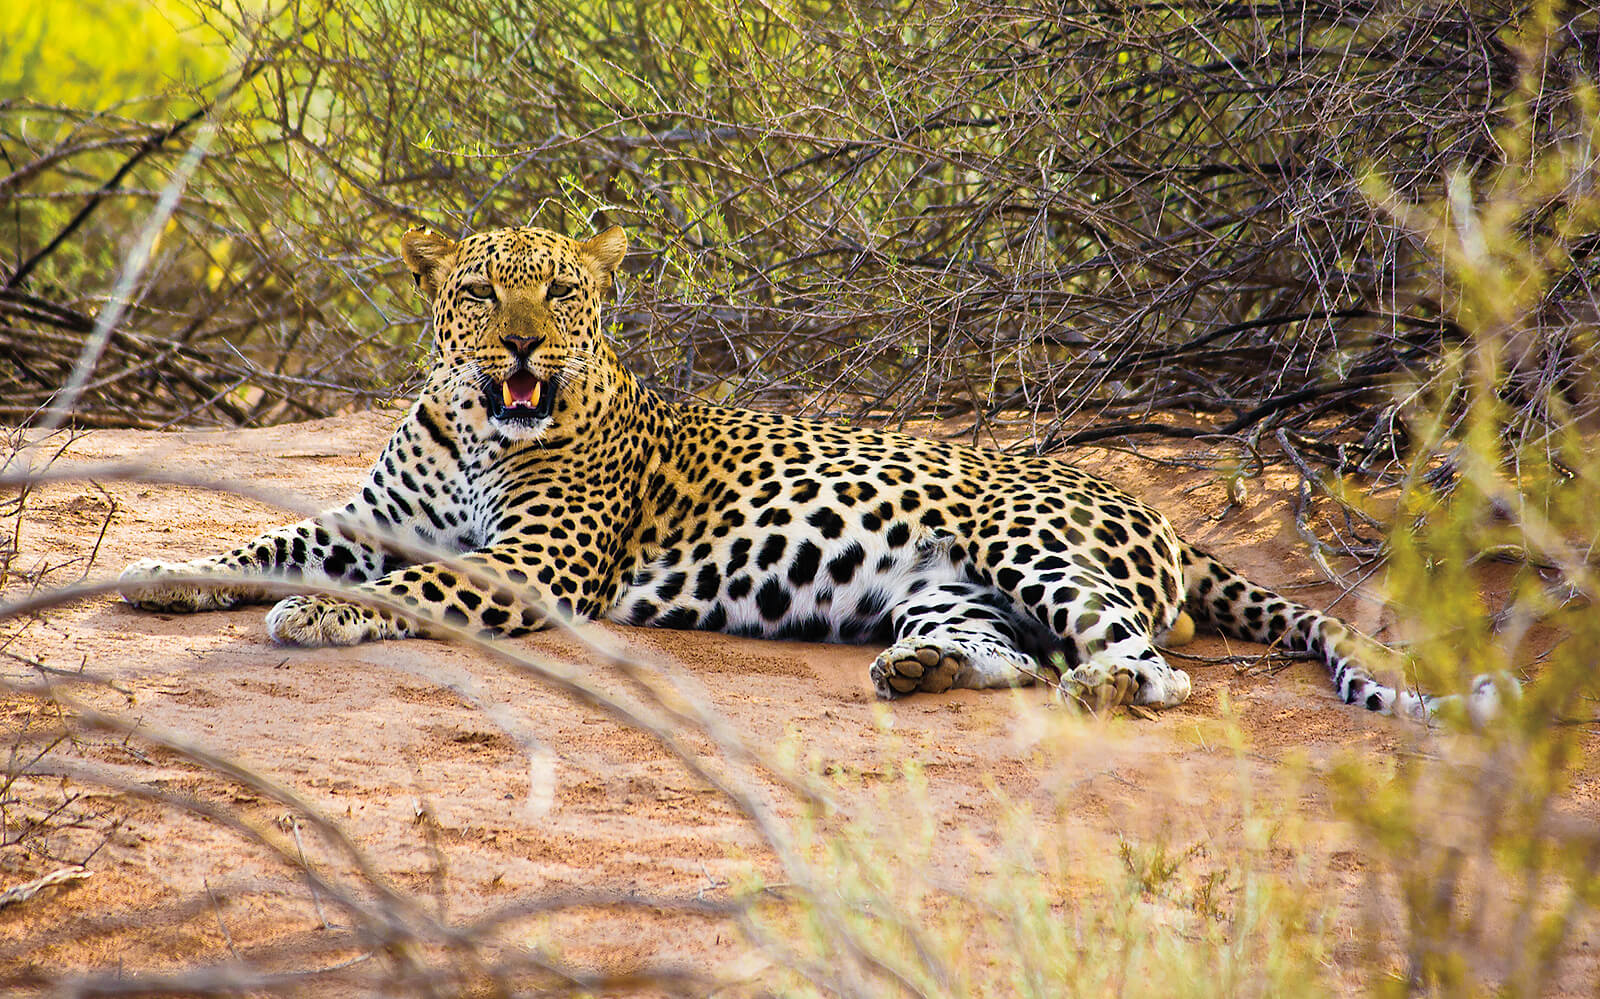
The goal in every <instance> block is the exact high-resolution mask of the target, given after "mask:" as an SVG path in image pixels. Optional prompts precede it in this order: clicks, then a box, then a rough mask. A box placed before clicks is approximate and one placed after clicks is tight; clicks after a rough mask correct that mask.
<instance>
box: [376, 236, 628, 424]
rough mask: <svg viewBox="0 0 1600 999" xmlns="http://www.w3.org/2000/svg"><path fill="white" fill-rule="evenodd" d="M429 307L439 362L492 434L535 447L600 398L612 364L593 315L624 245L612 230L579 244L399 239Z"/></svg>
mask: <svg viewBox="0 0 1600 999" xmlns="http://www.w3.org/2000/svg"><path fill="white" fill-rule="evenodd" d="M400 248H401V252H402V254H403V255H404V257H405V260H406V264H407V265H408V266H409V267H410V268H411V273H412V277H413V279H414V280H415V281H416V284H417V287H418V288H419V289H420V290H421V291H422V293H423V294H424V295H426V296H427V298H428V300H429V301H430V303H431V304H432V308H433V321H434V329H435V337H436V342H437V346H438V357H437V363H438V365H439V366H440V368H442V369H444V371H445V373H446V374H447V375H448V378H447V381H448V382H449V383H450V384H452V385H455V386H456V387H457V388H458V389H459V391H460V393H462V394H465V395H466V398H465V399H460V400H459V402H458V408H465V409H468V410H475V409H476V406H475V405H474V404H473V403H472V402H471V401H470V400H471V398H472V396H473V395H474V394H475V395H476V397H477V398H478V399H479V400H481V403H482V406H483V411H484V414H485V418H486V419H487V421H488V428H487V429H488V430H489V431H490V432H491V433H493V434H495V435H497V436H499V437H503V438H507V439H510V440H539V439H541V438H543V437H544V436H545V435H546V434H547V432H549V431H550V430H551V429H552V428H554V427H555V426H556V425H557V424H558V423H559V422H561V421H562V420H563V419H567V420H569V421H576V420H581V419H582V418H583V417H584V416H586V415H589V414H588V413H586V410H587V409H589V408H592V407H593V406H594V405H596V404H597V397H599V396H603V395H604V394H605V392H606V390H607V388H608V385H607V381H608V379H609V377H610V375H611V371H612V370H613V369H614V368H615V366H616V359H615V357H614V355H613V354H612V353H611V350H610V348H609V347H608V346H607V345H606V344H605V342H604V341H603V339H602V337H601V333H600V308H601V303H602V301H603V300H604V297H605V293H606V292H607V291H609V290H610V288H611V279H612V274H613V273H615V271H616V269H617V265H618V264H620V263H621V262H622V257H623V255H624V254H625V253H626V252H627V250H628V238H627V236H626V235H624V234H623V231H622V230H621V229H620V228H619V227H617V226H612V227H611V228H609V229H607V230H605V231H604V232H602V233H599V234H598V235H595V236H592V237H590V238H589V239H587V240H583V241H582V242H580V241H578V240H574V239H570V238H568V237H566V236H563V235H560V234H559V233H554V232H550V231H548V230H545V229H531V228H519V229H496V230H493V231H490V232H481V233H477V234H474V235H471V236H467V237H466V238H464V239H461V240H459V241H458V240H452V239H449V238H447V237H444V236H440V235H438V234H436V233H432V232H428V231H427V230H423V229H413V230H412V231H410V232H408V233H406V234H405V236H404V237H403V238H402V239H401V241H400Z"/></svg>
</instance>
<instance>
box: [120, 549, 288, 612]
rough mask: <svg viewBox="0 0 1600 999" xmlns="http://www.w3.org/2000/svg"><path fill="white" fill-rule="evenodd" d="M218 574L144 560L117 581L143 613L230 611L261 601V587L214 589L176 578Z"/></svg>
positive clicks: (205, 568) (197, 567)
mask: <svg viewBox="0 0 1600 999" xmlns="http://www.w3.org/2000/svg"><path fill="white" fill-rule="evenodd" d="M216 571H217V570H216V569H215V568H214V567H210V566H200V565H196V564H195V563H193V562H158V561H156V560H155V559H150V558H142V559H140V560H139V561H137V562H135V563H133V564H132V565H130V566H128V567H127V568H126V569H124V570H122V575H121V576H118V577H117V590H118V592H120V593H121V594H122V599H124V600H126V601H127V602H128V603H130V604H133V605H134V606H135V607H138V608H140V609H142V610H149V611H165V612H168V613H177V614H191V613H193V612H195V611H208V610H227V609H228V608H230V607H237V606H239V605H240V604H244V603H250V602H251V601H252V600H255V599H258V598H259V597H260V594H261V590H260V588H259V587H253V586H243V585H240V584H238V583H223V582H220V581H219V582H218V583H217V584H214V585H213V584H208V583H194V582H177V581H176V580H175V579H174V578H173V577H182V576H191V577H192V576H198V575H205V574H210V573H215V572H216Z"/></svg>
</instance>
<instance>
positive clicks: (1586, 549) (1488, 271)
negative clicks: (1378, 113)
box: [1339, 7, 1600, 996]
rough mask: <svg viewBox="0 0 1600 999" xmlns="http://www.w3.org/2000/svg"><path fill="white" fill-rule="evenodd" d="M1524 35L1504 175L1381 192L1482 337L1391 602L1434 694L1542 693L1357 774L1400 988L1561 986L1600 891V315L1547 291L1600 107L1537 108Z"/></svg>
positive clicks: (1440, 442)
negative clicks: (1543, 330)
mask: <svg viewBox="0 0 1600 999" xmlns="http://www.w3.org/2000/svg"><path fill="white" fill-rule="evenodd" d="M1549 9H1550V8H1548V7H1544V8H1540V11H1541V13H1542V14H1543V15H1544V17H1543V19H1542V20H1540V21H1539V23H1541V24H1543V25H1544V26H1545V27H1548V23H1549V22H1548V11H1549ZM1523 43H1524V45H1523V50H1524V58H1525V60H1526V62H1525V66H1526V67H1527V70H1526V71H1525V72H1524V73H1523V74H1522V76H1521V83H1520V84H1519V90H1518V94H1517V97H1516V98H1515V99H1513V100H1512V101H1510V102H1509V103H1508V114H1507V116H1506V123H1505V125H1504V126H1503V127H1502V128H1501V129H1500V131H1499V132H1498V133H1497V136H1498V140H1499V141H1500V142H1501V143H1502V144H1503V145H1504V146H1505V148H1506V149H1507V150H1508V152H1509V156H1508V161H1507V162H1506V163H1505V164H1503V165H1502V166H1500V167H1499V168H1497V169H1495V170H1493V171H1490V172H1489V173H1488V174H1487V175H1486V176H1479V177H1476V178H1471V177H1468V176H1467V175H1466V174H1462V173H1458V174H1456V175H1454V176H1453V177H1452V178H1451V180H1450V182H1449V183H1448V185H1447V188H1446V191H1445V193H1444V195H1443V196H1442V197H1440V198H1437V199H1434V200H1431V201H1427V202H1423V203H1420V204H1405V203H1402V202H1400V201H1398V200H1396V199H1395V198H1394V197H1393V195H1392V193H1390V192H1386V191H1384V190H1383V188H1382V186H1381V185H1376V184H1375V185H1374V186H1373V190H1374V191H1375V192H1376V193H1377V196H1378V197H1380V198H1382V199H1384V200H1385V202H1386V203H1387V205H1388V206H1389V208H1390V210H1391V211H1393V212H1395V213H1396V214H1397V215H1398V216H1400V217H1401V218H1403V219H1404V220H1405V222H1406V224H1407V225H1408V226H1410V227H1412V228H1414V229H1415V230H1416V231H1418V232H1419V233H1421V234H1423V236H1424V237H1425V238H1426V239H1427V240H1428V241H1429V244H1430V246H1431V248H1432V250H1433V252H1434V253H1435V254H1436V255H1437V259H1438V260H1439V261H1440V264H1441V269H1440V272H1439V276H1438V283H1439V287H1440V289H1441V293H1442V294H1443V295H1444V297H1445V298H1446V300H1447V301H1448V302H1449V303H1450V308H1451V310H1452V312H1453V314H1454V316H1455V318H1456V319H1457V321H1459V322H1460V323H1461V325H1462V327H1463V328H1464V329H1465V330H1466V331H1467V333H1468V339H1467V341H1466V342H1465V344H1464V345H1463V347H1462V348H1461V349H1460V350H1458V351H1457V352H1456V353H1455V354H1454V355H1453V356H1452V358H1451V360H1450V363H1449V364H1447V365H1445V366H1444V367H1443V369H1442V373H1441V376H1440V377H1439V378H1437V379H1435V381H1434V382H1433V383H1431V384H1429V385H1427V386H1424V387H1422V388H1421V389H1419V391H1417V392H1416V393H1414V394H1413V396H1412V404H1411V406H1410V411H1409V421H1410V425H1411V427H1412V429H1413V433H1414V434H1415V435H1416V440H1415V442H1414V453H1415V456H1416V457H1415V458H1414V460H1413V464H1412V468H1411V471H1410V475H1409V476H1408V478H1407V480H1406V482H1405V486H1404V491H1403V494H1402V497H1401V500H1400V505H1399V510H1398V520H1397V523H1396V526H1395V529H1394V532H1393V535H1392V545H1391V554H1390V559H1389V564H1388V575H1387V588H1388V590H1389V593H1390V596H1391V599H1392V600H1393V601H1394V602H1395V603H1396V604H1397V605H1399V607H1400V608H1402V615H1401V620H1402V622H1403V629H1404V635H1405V637H1407V638H1408V639H1409V640H1410V644H1409V649H1408V651H1409V654H1410V656H1411V657H1412V659H1413V661H1414V665H1415V671H1416V677H1417V680H1418V682H1419V683H1420V684H1422V685H1423V686H1425V687H1428V688H1430V689H1435V690H1447V689H1457V690H1459V689H1463V688H1464V687H1465V686H1466V684H1467V683H1468V682H1469V680H1470V678H1471V677H1473V676H1474V675H1476V674H1479V673H1485V672H1487V673H1500V674H1502V675H1506V676H1521V677H1522V678H1523V679H1531V682H1530V683H1529V684H1528V685H1527V686H1526V688H1525V690H1524V692H1523V694H1522V695H1521V697H1520V698H1518V699H1513V700H1512V701H1511V702H1510V703H1509V704H1508V706H1507V710H1506V716H1505V717H1503V718H1502V719H1500V720H1499V721H1498V722H1496V723H1494V724H1491V725H1489V726H1487V727H1485V728H1484V729H1483V730H1482V731H1481V732H1478V733H1476V734H1474V735H1470V736H1469V735H1459V736H1455V737H1451V738H1445V737H1441V738H1440V739H1439V741H1438V742H1437V743H1436V744H1435V745H1432V746H1427V747H1419V751H1417V752H1414V753H1408V754H1405V755H1403V756H1402V758H1401V762H1400V766H1398V767H1397V768H1396V770H1395V772H1394V773H1392V774H1387V773H1373V772H1372V771H1371V770H1370V768H1367V767H1365V766H1363V765H1362V763H1361V762H1360V761H1356V760H1351V761H1349V762H1348V763H1347V764H1346V765H1345V766H1344V767H1343V768H1342V769H1341V771H1340V773H1339V778H1340V786H1341V788H1342V791H1341V804H1340V810H1341V811H1342V812H1343V814H1344V815H1346V816H1347V817H1348V818H1349V819H1350V820H1351V821H1352V822H1353V823H1354V824H1355V825H1356V826H1357V827H1358V828H1359V829H1360V830H1361V831H1362V835H1363V838H1364V840H1365V841H1366V842H1367V844H1368V845H1369V847H1370V851H1371V852H1370V855H1371V857H1372V858H1373V859H1374V860H1375V861H1376V867H1375V869H1374V870H1373V871H1372V879H1373V884H1374V890H1375V891H1380V892H1381V889H1380V888H1379V887H1378V886H1379V885H1380V884H1382V883H1383V882H1384V881H1385V880H1386V879H1392V882H1391V883H1393V884H1394V885H1396V886H1397V887H1398V893H1399V901H1400V913H1401V925H1400V940H1399V942H1400V944H1401V946H1402V948H1403V950H1404V952H1405V953H1406V955H1407V968H1406V970H1405V974H1404V975H1403V976H1401V977H1400V978H1397V979H1393V980H1389V981H1388V982H1387V984H1386V987H1385V990H1384V991H1385V993H1386V994H1393V995H1402V994H1413V993H1415V992H1416V991H1418V990H1425V991H1427V992H1430V993H1433V994H1439V995H1449V996H1477V995H1487V994H1501V995H1507V996H1534V995H1540V994H1543V993H1545V992H1546V991H1547V990H1548V989H1549V988H1550V987H1551V985H1552V982H1553V976H1554V975H1555V973H1556V970H1557V969H1558V968H1559V966H1560V964H1561V962H1562V961H1563V960H1564V959H1565V958H1566V957H1567V951H1568V949H1570V947H1571V946H1572V944H1573V942H1574V940H1575V939H1576V938H1577V935H1578V934H1579V933H1580V932H1581V929H1580V928H1581V927H1582V926H1584V925H1585V920H1586V919H1588V918H1591V915H1592V912H1593V910H1594V907H1595V904H1596V902H1597V901H1600V851H1597V846H1600V838H1597V836H1596V834H1595V831H1594V830H1593V829H1592V828H1591V827H1589V826H1588V825H1587V823H1582V822H1577V821H1574V820H1573V819H1571V818H1569V817H1566V810H1567V802H1568V795H1569V793H1570V791H1571V790H1572V786H1573V784H1574V782H1575V781H1576V780H1577V779H1578V778H1579V777H1580V775H1582V774H1584V773H1586V772H1588V771H1589V770H1590V769H1591V768H1592V766H1593V755H1594V752H1595V749H1596V744H1595V740H1594V726H1595V724H1596V719H1597V717H1600V712H1597V705H1600V673H1597V672H1596V670H1595V669H1594V650H1595V649H1596V648H1600V615H1596V614H1595V612H1594V606H1595V602H1596V598H1597V596H1600V590H1597V584H1600V579H1597V577H1596V574H1595V570H1594V562H1593V553H1594V551H1595V546H1596V544H1597V543H1600V536H1597V533H1596V520H1595V516H1594V511H1595V509H1596V508H1597V507H1600V457H1597V455H1596V453H1595V449H1594V447H1593V445H1592V434H1593V426H1592V425H1585V424H1584V423H1581V422H1575V421H1573V420H1571V419H1570V415H1571V414H1572V412H1573V410H1574V402H1575V400H1577V399H1579V398H1581V397H1582V395H1583V394H1584V393H1588V392H1592V391H1593V383H1592V381H1589V380H1586V379H1588V378H1589V376H1588V374H1587V371H1588V366H1589V364H1590V363H1592V361H1591V359H1592V357H1593V352H1592V346H1591V345H1592V343H1593V336H1594V333H1595V329H1594V319H1593V317H1590V318H1588V319H1587V320H1581V319H1580V320H1579V321H1577V322H1575V323H1573V324H1572V325H1571V326H1569V327H1567V328H1564V329H1563V330H1562V331H1561V334H1560V335H1559V336H1557V337H1547V336H1541V335H1539V334H1538V333H1537V330H1538V329H1539V327H1540V325H1541V323H1542V322H1543V321H1544V318H1543V316H1542V315H1541V313H1542V311H1543V310H1545V309H1546V308H1547V307H1548V301H1549V299H1548V295H1547V290H1548V289H1550V288H1552V287H1555V286H1557V285H1559V284H1560V283H1561V282H1563V281H1566V280H1570V278H1571V275H1572V273H1573V270H1574V267H1575V266H1577V263H1578V261H1579V259H1580V258H1581V255H1582V254H1584V253H1586V252H1588V251H1587V250H1585V249H1583V246H1584V243H1585V241H1587V240H1590V239H1592V234H1593V233H1594V231H1595V230H1596V227H1597V222H1600V186H1597V185H1596V183H1595V182H1596V180H1597V179H1600V160H1597V154H1596V145H1595V143H1594V141H1593V139H1594V137H1595V136H1596V135H1600V131H1597V130H1600V114H1597V105H1596V103H1595V100H1594V89H1593V85H1592V82H1591V81H1581V82H1580V83H1579V84H1578V85H1577V86H1575V87H1574V90H1573V93H1574V95H1575V101H1574V105H1573V106H1572V108H1571V109H1570V110H1571V112H1572V113H1573V114H1575V115H1576V118H1575V121H1576V122H1578V123H1580V127H1578V128H1576V129H1571V130H1568V131H1566V137H1565V138H1559V139H1557V140H1555V141H1549V140H1547V138H1546V136H1547V135H1548V134H1549V132H1550V131H1551V130H1550V127H1549V126H1550V122H1549V118H1548V117H1547V116H1545V115H1547V114H1548V108H1547V109H1545V113H1544V115H1541V114H1539V113H1534V111H1533V110H1532V109H1534V108H1535V107H1536V105H1538V103H1539V99H1540V91H1539V84H1538V81H1537V79H1536V74H1535V72H1534V67H1537V66H1538V65H1539V62H1538V59H1537V52H1538V50H1539V49H1540V47H1541V46H1542V44H1543V41H1542V39H1541V36H1540V34H1539V31H1538V30H1534V31H1532V33H1531V34H1530V35H1528V36H1525V37H1524V39H1523ZM1557 134H1558V135H1559V130H1558V132H1557ZM1574 359H1577V361H1578V363H1577V364H1574ZM1530 406H1531V408H1533V409H1536V410H1540V411H1543V412H1545V413H1548V414H1549V415H1550V416H1551V417H1552V419H1551V420H1550V422H1549V423H1548V424H1544V426H1545V429H1544V431H1543V432H1541V433H1539V434H1537V435H1533V434H1529V433H1527V432H1525V431H1526V429H1527V427H1528V421H1527V418H1526V417H1527V411H1528V410H1529V408H1530ZM1441 456H1443V457H1441ZM1530 663H1537V664H1538V665H1537V668H1536V669H1532V670H1529V669H1527V666H1528V664H1530ZM1507 689H1508V690H1509V688H1507ZM1457 722H1458V724H1460V722H1461V719H1459V718H1458V719H1457Z"/></svg>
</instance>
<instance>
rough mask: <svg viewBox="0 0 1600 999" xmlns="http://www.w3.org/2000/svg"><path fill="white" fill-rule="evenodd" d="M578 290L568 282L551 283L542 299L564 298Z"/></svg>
mask: <svg viewBox="0 0 1600 999" xmlns="http://www.w3.org/2000/svg"><path fill="white" fill-rule="evenodd" d="M577 290H578V286H577V285H575V284H573V283H571V282H570V281H551V282H550V285H549V287H547V288H546V289H545V292H544V297H545V298H548V299H557V298H566V297H567V296H568V295H570V294H572V293H573V292H575V291H577Z"/></svg>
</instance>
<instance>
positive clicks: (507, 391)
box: [500, 382, 517, 409]
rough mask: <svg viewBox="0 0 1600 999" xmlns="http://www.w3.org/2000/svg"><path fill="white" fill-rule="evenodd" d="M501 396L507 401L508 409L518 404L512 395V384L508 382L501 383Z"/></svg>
mask: <svg viewBox="0 0 1600 999" xmlns="http://www.w3.org/2000/svg"><path fill="white" fill-rule="evenodd" d="M500 398H501V399H502V400H504V401H505V404H506V408H507V409H510V408H512V407H513V406H515V405H516V404H517V401H516V400H515V399H513V398H512V397H511V386H510V385H509V384H507V383H506V382H501V383H500Z"/></svg>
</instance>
